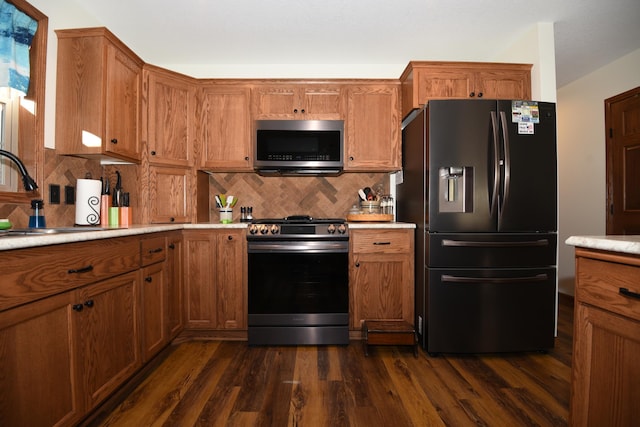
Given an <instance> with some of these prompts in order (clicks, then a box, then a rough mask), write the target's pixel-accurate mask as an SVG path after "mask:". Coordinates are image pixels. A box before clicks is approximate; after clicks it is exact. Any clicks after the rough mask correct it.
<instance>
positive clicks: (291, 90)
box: [251, 85, 304, 119]
mask: <svg viewBox="0 0 640 427" xmlns="http://www.w3.org/2000/svg"><path fill="white" fill-rule="evenodd" d="M251 103H252V105H253V109H254V118H256V119H302V114H303V113H304V111H303V110H304V105H303V101H302V99H300V92H299V88H297V87H296V86H293V85H273V86H267V85H265V86H258V87H255V88H253V90H252V95H251Z"/></svg>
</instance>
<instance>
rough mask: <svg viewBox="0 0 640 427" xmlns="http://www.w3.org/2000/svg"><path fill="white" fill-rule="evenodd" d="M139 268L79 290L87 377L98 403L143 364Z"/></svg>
mask: <svg viewBox="0 0 640 427" xmlns="http://www.w3.org/2000/svg"><path fill="white" fill-rule="evenodd" d="M139 274H140V272H139V271H136V272H131V273H127V274H124V275H122V276H117V277H114V278H112V279H107V280H104V281H102V282H98V283H96V284H94V285H90V286H87V287H85V288H83V289H81V290H79V292H78V294H79V299H78V302H77V303H76V304H81V306H82V307H83V309H82V311H81V312H80V313H78V314H79V315H78V316H76V319H77V320H78V322H79V323H78V325H79V326H78V331H79V345H80V352H81V357H80V359H79V360H81V363H82V364H83V371H82V372H83V379H84V382H85V384H84V385H85V389H86V398H87V403H88V407H89V408H93V407H95V405H96V404H98V403H99V402H100V401H102V400H104V399H105V398H106V397H107V396H109V395H110V394H111V393H112V392H113V391H114V390H115V389H116V388H117V387H118V386H119V385H120V384H122V383H123V382H124V381H125V380H126V379H127V378H129V377H130V376H131V375H132V374H133V373H134V372H135V371H136V370H137V369H138V368H139V367H140V365H141V361H140V351H139V347H140V342H139V338H138V337H139V334H138V316H137V313H138V307H137V304H138V298H137V295H138V292H139V290H138V286H139Z"/></svg>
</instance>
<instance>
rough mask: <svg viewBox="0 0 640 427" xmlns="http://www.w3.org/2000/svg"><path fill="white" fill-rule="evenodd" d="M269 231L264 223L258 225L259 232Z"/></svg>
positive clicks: (265, 232)
mask: <svg viewBox="0 0 640 427" xmlns="http://www.w3.org/2000/svg"><path fill="white" fill-rule="evenodd" d="M268 232H269V227H268V226H267V225H266V224H262V225H261V226H260V234H267V233H268Z"/></svg>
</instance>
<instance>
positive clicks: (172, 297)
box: [165, 232, 184, 340]
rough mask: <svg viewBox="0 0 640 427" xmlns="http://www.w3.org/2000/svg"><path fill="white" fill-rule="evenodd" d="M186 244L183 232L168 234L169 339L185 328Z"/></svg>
mask: <svg viewBox="0 0 640 427" xmlns="http://www.w3.org/2000/svg"><path fill="white" fill-rule="evenodd" d="M183 257H184V244H183V243H182V233H181V232H173V233H170V234H169V235H168V236H167V259H166V261H165V262H166V266H165V267H166V270H167V281H168V283H167V299H168V303H167V327H168V329H169V337H168V338H169V340H172V339H173V338H175V337H176V336H177V335H178V334H179V333H180V332H181V331H182V329H183V328H184V310H183V305H184V268H183V265H182V260H183Z"/></svg>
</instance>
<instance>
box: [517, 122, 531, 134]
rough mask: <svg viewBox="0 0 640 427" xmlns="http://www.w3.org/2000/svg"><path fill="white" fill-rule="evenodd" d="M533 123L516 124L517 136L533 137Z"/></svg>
mask: <svg viewBox="0 0 640 427" xmlns="http://www.w3.org/2000/svg"><path fill="white" fill-rule="evenodd" d="M533 133H534V132H533V123H527V122H520V123H518V134H520V135H533Z"/></svg>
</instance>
